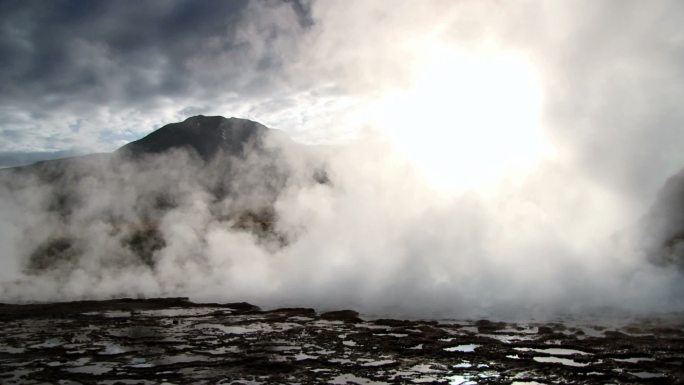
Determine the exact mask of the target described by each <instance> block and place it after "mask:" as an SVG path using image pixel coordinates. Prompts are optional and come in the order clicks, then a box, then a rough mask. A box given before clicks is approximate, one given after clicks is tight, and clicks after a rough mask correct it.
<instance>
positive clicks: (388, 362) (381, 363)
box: [361, 360, 397, 366]
mask: <svg viewBox="0 0 684 385" xmlns="http://www.w3.org/2000/svg"><path fill="white" fill-rule="evenodd" d="M395 362H397V361H395V360H378V361H370V362H366V363H363V364H361V366H385V365H391V364H394V363H395Z"/></svg>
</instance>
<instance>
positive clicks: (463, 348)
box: [444, 344, 480, 353]
mask: <svg viewBox="0 0 684 385" xmlns="http://www.w3.org/2000/svg"><path fill="white" fill-rule="evenodd" d="M479 347H480V345H475V344H467V345H458V346H452V347H450V348H444V350H446V351H447V352H461V353H472V352H474V351H475V349H477V348H479Z"/></svg>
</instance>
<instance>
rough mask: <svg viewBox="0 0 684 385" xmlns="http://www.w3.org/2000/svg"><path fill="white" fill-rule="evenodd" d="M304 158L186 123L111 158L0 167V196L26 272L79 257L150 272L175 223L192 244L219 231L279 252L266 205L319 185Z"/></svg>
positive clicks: (272, 213) (293, 149) (249, 136)
mask: <svg viewBox="0 0 684 385" xmlns="http://www.w3.org/2000/svg"><path fill="white" fill-rule="evenodd" d="M314 153H315V151H314V149H313V148H312V147H309V146H305V145H301V144H298V143H296V142H294V141H292V140H291V139H289V137H287V136H286V135H284V134H282V133H281V132H280V131H278V130H273V129H269V128H267V127H266V126H264V125H262V124H260V123H257V122H254V121H250V120H245V119H237V118H229V119H227V118H224V117H221V116H194V117H190V118H188V119H186V120H184V121H182V122H177V123H171V124H167V125H165V126H163V127H161V128H160V129H158V130H156V131H154V132H152V133H150V134H149V135H147V136H145V137H144V138H142V139H140V140H137V141H134V142H131V143H129V144H127V145H125V146H123V147H121V148H119V149H118V150H116V151H114V152H112V153H103V154H90V155H85V156H78V157H71V158H63V159H57V160H50V161H42V162H37V163H35V164H32V165H29V166H22V167H15V168H9V169H3V170H0V199H2V200H3V201H4V202H12V203H11V205H12V206H14V207H17V208H18V209H17V213H16V216H17V218H15V219H14V220H11V221H13V222H17V223H20V224H19V225H18V226H20V228H21V232H22V233H23V234H24V235H23V236H22V237H21V241H20V242H19V244H18V245H16V248H17V249H18V250H19V252H20V253H21V254H23V257H22V258H21V259H22V260H23V261H24V269H25V271H26V273H27V274H42V273H46V272H54V271H58V270H60V269H73V268H76V267H75V266H78V264H80V263H83V260H84V258H100V259H101V260H103V261H106V263H105V265H107V264H111V265H113V266H119V265H130V264H134V265H135V264H138V265H141V266H147V267H149V268H154V267H155V266H156V265H157V263H158V262H159V261H160V260H162V259H163V258H169V257H167V256H165V255H166V254H169V253H170V251H169V250H167V246H168V245H169V244H170V243H173V242H175V241H176V239H175V238H173V237H174V236H177V235H175V234H172V233H173V232H174V231H177V230H175V229H174V227H178V226H185V227H187V229H186V230H184V231H189V232H193V233H194V234H196V235H193V236H195V237H199V238H200V240H199V242H200V243H201V242H202V241H201V237H203V236H204V235H203V234H204V232H206V231H207V229H209V228H216V227H219V228H225V229H228V230H231V231H233V232H239V233H244V234H250V236H253V237H255V238H256V239H257V240H258V242H259V243H261V244H262V245H263V247H265V248H269V249H275V248H279V247H283V246H285V245H287V243H288V242H289V241H290V240H291V237H292V236H293V235H292V234H284V233H281V232H280V231H279V230H278V226H277V223H278V218H277V214H276V210H275V203H276V201H277V200H278V198H279V197H280V195H281V193H282V192H283V191H284V190H286V188H287V186H288V185H289V184H297V185H298V186H306V185H307V184H310V185H314V184H320V183H329V182H328V180H327V176H326V173H325V171H324V168H323V167H322V166H321V163H320V162H319V161H318V160H317V158H316V157H315V156H314Z"/></svg>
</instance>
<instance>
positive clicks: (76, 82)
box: [0, 1, 301, 103]
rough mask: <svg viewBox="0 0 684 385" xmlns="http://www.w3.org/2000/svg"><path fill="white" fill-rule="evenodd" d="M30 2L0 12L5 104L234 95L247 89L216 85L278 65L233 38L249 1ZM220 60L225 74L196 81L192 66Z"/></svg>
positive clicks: (10, 5) (199, 77) (238, 85)
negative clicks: (220, 90) (200, 90)
mask: <svg viewBox="0 0 684 385" xmlns="http://www.w3.org/2000/svg"><path fill="white" fill-rule="evenodd" d="M26 3H27V2H24V1H17V2H9V3H4V4H3V5H2V12H1V13H2V15H3V16H2V21H1V28H2V31H3V33H2V43H0V47H1V48H0V57H2V58H3V59H2V68H1V71H0V76H1V77H2V78H1V79H0V81H2V84H5V87H4V88H5V91H6V92H3V93H2V100H3V101H5V102H7V101H11V102H16V101H17V100H22V99H34V98H35V97H36V96H37V95H38V96H40V97H41V98H43V99H51V98H53V97H58V98H59V99H60V100H59V101H57V102H56V103H59V102H62V103H65V102H68V100H69V99H71V98H78V99H81V98H84V97H88V98H95V99H96V100H98V101H100V102H105V101H108V100H111V97H112V96H118V97H122V98H126V100H127V101H131V99H132V102H138V101H145V100H148V99H149V98H150V97H155V96H158V95H164V96H174V95H177V94H183V93H186V92H191V91H192V90H193V89H194V88H195V87H199V86H201V87H204V88H207V87H208V88H211V89H215V88H216V87H218V86H221V87H224V88H225V89H227V90H231V89H233V90H239V89H240V88H246V87H249V85H250V84H249V82H247V83H246V84H245V83H244V82H235V83H232V82H230V80H236V79H224V81H222V82H220V83H219V84H216V83H215V81H216V80H217V78H218V77H220V76H225V75H232V76H237V75H239V73H238V71H240V70H243V69H244V68H245V67H246V66H248V65H249V67H251V68H255V69H256V71H257V72H263V73H267V72H268V71H271V70H273V68H274V67H277V66H278V65H279V63H278V58H277V57H271V56H270V52H268V50H265V51H263V52H260V54H261V55H260V57H256V58H255V57H254V55H253V53H254V52H253V49H252V47H251V46H250V42H249V41H244V39H241V38H240V37H239V36H236V32H237V31H236V28H237V27H238V26H239V25H240V21H241V20H242V18H243V17H244V15H245V11H246V9H247V5H248V4H247V2H246V1H224V2H191V1H174V2H136V3H129V2H100V1H94V2H93V1H55V2H44V1H40V2H38V1H34V2H29V3H28V4H26ZM298 9H301V7H299V8H298ZM271 32H272V33H273V34H274V35H275V34H276V32H279V31H276V30H273V31H271ZM266 44H268V42H266ZM219 57H220V58H221V61H222V68H215V69H214V72H213V73H201V74H198V73H195V70H194V68H193V67H194V66H195V63H196V62H197V61H201V60H206V61H212V60H216V59H217V58H219ZM246 59H250V60H251V59H257V62H256V63H252V62H249V63H247V62H245V60H246ZM254 64H257V65H256V66H255V65H254ZM250 80H253V79H250ZM84 94H85V95H84Z"/></svg>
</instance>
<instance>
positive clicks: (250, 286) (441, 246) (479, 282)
mask: <svg viewBox="0 0 684 385" xmlns="http://www.w3.org/2000/svg"><path fill="white" fill-rule="evenodd" d="M277 146H279V147H278V148H279V149H280V155H279V156H278V157H277V161H276V162H275V163H273V162H272V161H271V160H265V159H266V158H264V157H263V156H258V155H256V154H255V155H254V156H250V157H248V158H247V159H246V160H242V161H239V162H238V161H237V160H235V159H234V160H233V163H234V164H233V166H232V167H231V168H226V167H224V165H223V164H222V163H221V162H214V163H212V164H210V165H208V166H204V165H202V164H201V163H199V162H198V161H197V160H195V159H194V158H192V157H188V156H187V155H186V154H185V153H183V152H174V153H171V154H167V155H164V156H159V157H156V158H149V159H147V160H146V161H145V162H141V163H130V162H123V163H120V164H119V165H118V166H116V165H115V166H113V165H112V163H108V162H106V161H102V162H97V161H88V162H85V164H81V166H80V167H85V168H88V169H90V171H91V173H90V174H88V175H90V176H87V177H84V178H80V179H79V178H70V179H68V180H70V182H69V183H71V185H69V186H68V187H69V189H70V190H69V191H76V192H77V194H76V195H77V196H78V199H77V203H76V204H74V205H72V206H70V207H73V210H72V211H71V212H70V213H69V214H68V215H63V214H59V213H58V212H57V211H55V210H54V208H51V205H53V204H54V192H55V191H56V189H57V187H56V186H55V185H51V184H48V183H42V182H39V181H38V180H37V179H34V178H29V177H18V176H16V175H15V176H7V175H6V176H5V177H4V182H3V184H2V189H1V190H0V205H1V206H2V207H1V210H0V229H1V230H2V231H0V237H2V239H1V242H2V245H3V254H2V259H0V261H1V262H0V263H1V265H0V282H1V285H0V299H1V300H2V301H26V300H41V301H44V300H65V299H79V298H109V297H113V296H178V295H182V296H190V297H191V298H193V299H195V300H217V301H250V302H253V303H256V304H259V305H262V306H314V307H316V308H319V309H332V308H342V307H352V308H356V309H359V310H362V311H365V312H369V313H376V314H377V313H391V314H395V315H405V316H423V317H425V316H435V317H436V316H459V317H464V316H477V315H488V316H500V317H506V316H520V315H523V316H529V315H534V316H545V315H554V314H559V313H564V312H583V311H593V310H596V309H598V308H600V307H613V308H618V309H623V310H632V311H636V312H650V311H672V310H680V309H682V301H681V299H680V296H679V295H678V293H681V289H682V276H681V273H679V272H678V271H677V270H676V269H674V268H672V267H657V266H655V265H652V264H650V263H648V262H647V261H646V258H645V256H644V255H642V253H641V252H640V251H639V249H638V248H637V247H636V242H634V239H636V237H632V236H630V235H629V232H628V231H625V230H626V229H628V228H629V227H630V226H631V224H632V223H634V222H635V221H636V219H637V218H632V217H628V216H629V215H625V213H626V212H629V211H628V210H624V207H623V201H622V197H620V196H619V195H616V194H615V193H613V192H611V190H608V189H605V188H603V186H601V185H600V184H598V183H597V182H596V181H595V180H593V179H590V178H587V177H584V176H583V175H582V174H581V173H579V172H577V171H576V170H574V169H573V168H571V167H567V166H564V165H563V163H562V162H560V161H558V162H556V163H552V162H550V161H548V162H545V163H542V164H540V165H539V167H538V169H537V170H536V171H535V172H534V173H532V174H531V175H529V176H528V177H526V179H525V180H509V181H502V182H501V184H500V185H498V186H497V187H496V188H494V189H492V190H490V191H487V192H477V191H471V192H464V193H459V194H445V193H443V192H440V191H436V190H434V189H431V188H430V187H428V186H429V184H426V183H425V181H424V180H423V179H422V177H421V176H420V175H419V174H417V173H416V172H415V170H413V169H412V168H411V166H410V164H409V163H408V162H406V161H405V160H403V159H401V158H400V157H399V156H397V155H396V152H394V151H393V150H392V149H391V148H390V147H389V146H388V145H387V144H386V142H385V141H382V140H379V139H377V138H363V140H359V141H357V142H354V143H351V144H348V145H345V146H340V147H328V148H317V149H315V150H312V149H304V148H302V147H300V146H296V145H292V144H287V143H286V144H282V143H281V144H278V145H277ZM274 164H276V165H277V168H278V169H279V170H280V171H277V172H276V173H275V174H272V172H273V165H274ZM320 164H325V167H326V170H327V177H328V179H329V182H328V183H316V182H314V181H313V180H312V178H311V172H312V169H314V167H316V165H320ZM278 172H285V173H286V174H287V176H288V177H287V178H286V179H285V181H284V182H283V183H284V184H283V185H278V186H277V188H276V189H274V188H273V186H272V185H271V184H269V183H270V182H273V180H275V179H277V175H281V174H278ZM274 175H275V177H274ZM222 180H227V181H229V185H230V188H231V189H232V191H233V193H231V194H228V195H227V196H225V197H222V198H220V199H218V200H217V199H216V195H215V186H216V183H217V181H222ZM276 185H277V184H276ZM274 191H275V193H274ZM160 192H163V193H164V196H165V197H166V198H168V199H169V200H170V201H171V202H172V204H171V205H169V206H164V205H161V206H160V205H159V204H158V202H157V199H158V196H159V193H160ZM265 207H273V209H274V213H275V215H274V218H275V219H274V222H273V228H272V231H273V232H274V233H276V234H278V235H279V236H280V237H283V238H284V239H287V242H285V243H284V244H280V243H279V242H278V241H277V239H275V238H273V237H264V236H258V235H255V232H254V231H252V230H248V229H244V228H242V227H240V226H236V218H235V216H234V215H233V214H234V213H235V212H237V211H239V210H244V209H245V208H248V209H249V210H252V211H258V210H259V209H260V208H265ZM152 225H154V226H156V227H157V228H158V230H159V233H160V234H161V237H162V238H163V240H164V243H163V247H160V248H158V249H155V250H154V252H153V255H152V262H151V263H141V261H140V258H138V257H136V256H135V255H134V253H132V251H131V249H130V248H129V247H127V246H126V242H125V240H126V239H129V238H130V237H131V234H133V233H134V232H135V231H136V230H139V229H141V228H142V229H145V228H147V227H149V226H152ZM66 235H68V236H70V237H72V238H74V239H76V241H74V242H73V244H72V247H73V248H74V249H75V250H77V251H78V253H77V254H78V256H77V257H75V258H72V259H69V260H67V261H63V262H59V263H54V264H49V265H48V266H49V268H46V269H42V270H41V269H38V270H36V269H35V268H34V269H33V270H31V269H30V268H29V267H30V266H29V259H30V258H31V255H32V252H33V251H34V250H35V249H36V247H37V245H40V244H42V243H44V242H45V241H46V240H48V239H51V238H55V237H59V236H66Z"/></svg>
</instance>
